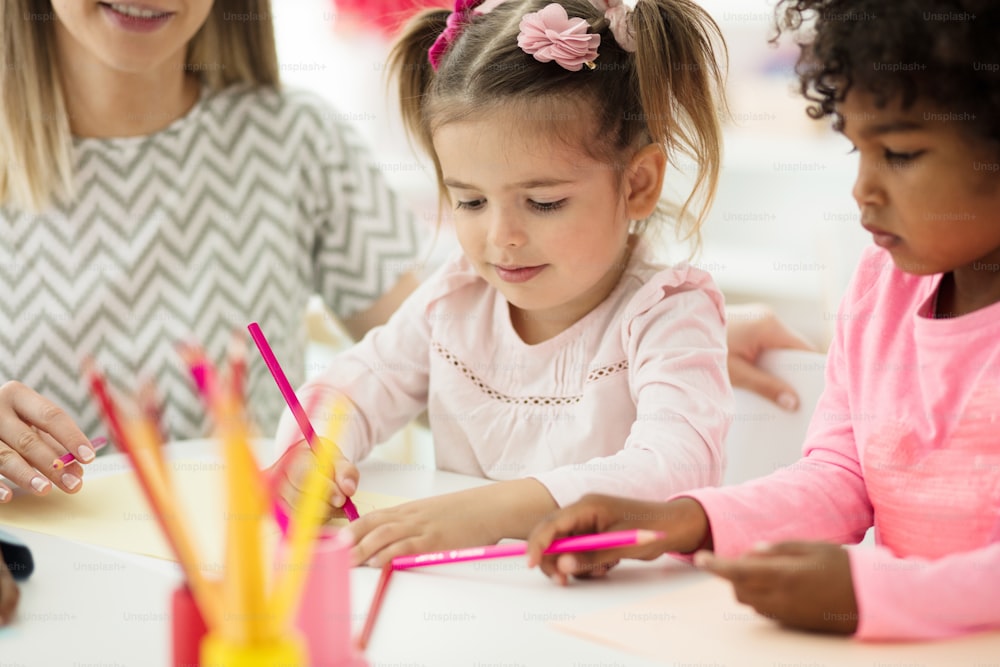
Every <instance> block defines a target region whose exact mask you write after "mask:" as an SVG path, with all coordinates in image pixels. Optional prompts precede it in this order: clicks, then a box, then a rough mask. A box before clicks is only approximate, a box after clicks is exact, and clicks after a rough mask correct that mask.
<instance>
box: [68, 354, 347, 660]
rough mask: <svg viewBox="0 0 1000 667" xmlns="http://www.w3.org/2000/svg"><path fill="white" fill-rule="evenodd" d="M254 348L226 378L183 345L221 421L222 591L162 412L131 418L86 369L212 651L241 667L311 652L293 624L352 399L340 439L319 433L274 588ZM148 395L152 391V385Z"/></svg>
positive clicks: (91, 367)
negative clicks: (172, 455) (250, 411)
mask: <svg viewBox="0 0 1000 667" xmlns="http://www.w3.org/2000/svg"><path fill="white" fill-rule="evenodd" d="M245 349H246V346H245V344H244V345H242V346H233V347H232V348H231V350H230V360H229V361H230V368H231V371H230V373H229V376H228V381H226V379H224V378H221V377H218V376H217V375H216V373H215V370H214V368H213V366H212V364H211V363H210V362H209V361H208V359H207V358H206V357H205V354H204V353H203V352H202V351H201V350H200V349H199V348H198V347H197V346H194V345H186V346H182V347H181V354H182V356H184V358H185V360H186V361H187V362H188V365H189V369H190V371H191V373H192V376H193V377H194V378H195V383H196V385H197V387H198V390H199V393H200V395H201V396H202V398H203V400H204V402H205V404H206V406H207V408H208V409H209V411H210V413H211V414H212V416H213V418H214V421H215V425H216V432H217V436H218V438H219V440H220V441H221V443H222V449H223V459H224V461H225V464H226V489H227V493H226V499H227V506H226V510H227V512H226V514H227V518H226V556H225V567H224V572H223V576H222V582H221V592H220V589H219V588H218V587H216V586H214V585H213V584H212V582H210V581H209V580H208V579H207V578H206V576H205V574H204V572H203V571H202V568H201V561H200V560H199V557H198V551H197V549H196V546H195V544H194V541H193V540H192V537H191V531H190V529H189V527H188V524H187V523H186V522H185V520H184V517H183V516H182V512H181V508H180V507H179V506H178V503H177V500H176V498H177V495H176V493H174V490H173V489H172V486H171V483H170V479H169V476H168V474H167V470H168V467H167V464H166V462H165V461H164V458H163V450H162V446H163V442H162V429H161V428H160V427H159V425H158V424H156V423H154V420H153V411H151V410H148V409H142V408H141V406H140V409H139V410H136V411H134V412H135V413H136V415H137V416H131V415H129V416H125V415H123V411H122V410H121V409H120V408H119V406H118V404H117V403H116V402H115V401H114V400H113V399H112V397H111V394H110V392H109V390H108V386H107V382H106V380H105V378H104V375H103V374H102V373H101V371H100V370H99V369H98V368H97V366H96V365H95V364H94V363H93V362H90V361H88V362H86V363H85V369H84V370H85V372H86V374H87V376H88V380H89V382H90V386H91V390H92V393H93V395H94V398H95V399H96V401H97V402H98V404H99V406H100V408H101V412H102V415H103V418H104V421H105V423H106V425H107V427H108V429H109V432H110V433H111V435H112V437H113V438H114V439H115V440H116V441H117V442H118V444H119V446H120V447H121V448H122V450H123V451H124V452H125V454H126V455H127V456H128V458H129V461H130V462H131V464H132V467H133V468H134V469H135V472H136V475H137V477H138V480H139V485H140V487H141V488H142V491H143V493H144V495H145V498H146V500H147V502H148V503H149V506H150V508H151V509H152V511H153V513H154V515H155V516H156V518H157V521H158V523H159V525H160V528H161V530H162V531H163V533H164V535H165V536H166V538H167V540H168V542H169V544H170V546H171V548H172V550H173V552H174V554H175V556H176V557H177V560H178V561H179V563H180V565H181V567H182V569H183V571H184V575H185V577H186V579H187V584H188V587H189V588H190V589H191V592H192V595H193V597H194V600H195V603H196V604H197V607H198V610H199V611H200V613H201V615H202V617H203V619H204V621H205V625H206V627H207V628H208V631H209V638H210V639H211V643H212V645H213V647H214V648H213V651H214V653H213V654H212V655H213V657H214V658H217V659H218V662H219V663H220V664H223V665H232V666H233V667H235V666H236V665H244V664H248V662H247V660H246V659H245V658H246V656H251V655H254V656H260V655H261V654H262V653H268V652H269V647H270V648H273V647H276V646H277V647H280V648H279V649H278V650H275V651H274V654H275V655H280V656H281V659H282V664H296V663H300V664H303V665H304V664H305V662H306V658H305V656H304V649H302V648H301V647H302V642H301V641H299V639H298V637H297V633H296V632H295V631H294V630H293V621H294V618H295V612H296V610H297V608H298V603H299V600H300V598H301V594H302V588H303V585H304V582H305V577H306V574H307V572H308V569H309V566H310V564H311V558H312V555H313V551H314V550H313V548H312V546H313V544H314V542H315V541H316V539H317V536H318V534H319V530H320V527H321V524H322V523H323V521H324V520H325V518H326V508H325V497H324V495H323V489H324V480H325V479H328V478H330V477H332V475H333V473H334V470H333V465H334V461H335V457H336V455H337V451H338V450H337V447H336V444H335V440H334V438H335V437H336V434H335V431H336V430H337V428H338V426H339V425H340V424H343V422H344V419H343V418H342V416H343V412H344V410H345V409H346V402H344V403H341V404H338V405H337V406H335V407H334V409H333V410H332V411H331V418H330V424H329V425H328V430H327V433H330V434H331V437H327V438H318V439H317V448H316V449H315V450H314V452H315V454H316V457H317V465H316V466H314V467H313V468H312V469H311V470H310V471H309V473H308V475H307V477H306V479H305V480H304V487H303V488H304V491H303V494H302V498H301V502H300V503H299V505H298V506H297V507H296V509H295V511H294V513H293V515H292V517H291V520H290V522H289V526H288V534H287V536H286V540H285V545H284V547H285V548H284V549H283V550H282V552H283V555H284V561H283V562H282V563H281V564H280V567H279V568H277V575H276V577H275V578H274V579H275V581H274V583H273V586H270V587H269V585H268V582H269V580H270V579H271V577H270V576H269V574H270V572H271V571H272V569H273V568H272V565H271V563H272V561H273V555H272V554H269V553H267V549H266V546H265V541H264V534H263V529H264V527H265V524H266V521H267V520H268V515H269V510H271V509H272V508H273V506H274V505H275V499H274V498H273V497H272V494H271V491H270V489H271V485H270V484H269V483H267V481H266V480H265V476H264V474H263V472H262V471H261V470H260V468H259V466H258V465H257V462H256V460H255V458H254V455H253V450H252V448H251V445H250V433H251V429H250V426H249V423H248V419H247V416H246V415H247V411H246V409H245V405H244V399H243V392H242V384H243V380H242V378H243V375H244V372H245V371H244V369H245ZM143 393H144V394H145V395H149V392H148V391H147V392H143ZM220 647H221V648H220ZM289 647H291V648H289ZM204 655H205V645H204V644H203V656H204Z"/></svg>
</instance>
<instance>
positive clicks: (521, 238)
mask: <svg viewBox="0 0 1000 667" xmlns="http://www.w3.org/2000/svg"><path fill="white" fill-rule="evenodd" d="M526 240H527V234H525V231H524V227H523V225H522V224H521V221H520V220H518V219H517V216H515V215H513V214H511V213H507V212H504V211H498V212H496V213H495V214H494V216H493V219H492V220H491V221H490V229H489V242H490V243H492V244H493V245H495V246H498V247H515V248H516V247H520V246H522V245H524V243H525V241H526Z"/></svg>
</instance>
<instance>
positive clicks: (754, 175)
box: [273, 0, 868, 349]
mask: <svg viewBox="0 0 1000 667" xmlns="http://www.w3.org/2000/svg"><path fill="white" fill-rule="evenodd" d="M447 1H448V0H443V2H444V3H445V4H447ZM772 4H773V3H772V2H771V0H703V2H702V5H703V6H704V7H705V9H706V10H707V11H708V12H709V13H710V14H712V16H713V17H714V18H715V19H716V21H717V22H718V23H719V25H720V27H721V29H722V31H723V34H724V36H725V38H726V40H727V43H728V47H729V74H728V92H729V97H730V106H731V109H732V112H733V119H734V122H733V123H731V124H729V125H728V126H727V129H726V157H725V167H724V173H723V176H722V181H721V183H720V187H719V191H718V195H717V198H716V202H715V205H714V207H713V209H712V213H711V216H710V218H709V220H708V221H707V223H706V225H705V227H704V228H703V240H704V242H703V247H702V252H701V253H700V255H699V256H698V257H697V258H696V259H695V260H694V263H695V264H697V265H699V266H702V267H703V268H706V269H707V270H709V271H711V272H712V274H713V275H714V276H715V278H716V280H717V281H718V283H719V284H720V286H721V287H722V289H723V291H724V292H725V293H726V296H727V299H728V300H729V301H730V302H733V303H740V302H746V301H753V300H760V301H765V302H768V303H770V304H772V305H773V306H774V307H775V309H776V310H777V311H778V313H779V315H780V316H781V317H782V319H784V320H785V321H786V322H788V323H789V324H791V325H792V326H793V327H795V328H797V329H798V330H799V331H801V332H802V333H803V334H805V335H806V337H807V338H809V339H810V340H812V341H813V342H814V343H815V344H816V345H817V346H818V347H820V348H821V349H825V346H826V344H827V343H828V341H829V336H830V334H831V332H832V327H833V323H834V321H835V318H834V316H833V315H834V313H835V312H836V307H837V303H838V302H839V298H840V295H841V294H842V292H843V289H844V287H845V286H846V284H847V280H848V278H849V276H850V274H851V272H852V270H853V267H854V264H855V262H856V261H857V257H858V255H859V253H860V251H861V249H862V248H863V247H864V245H865V244H866V243H867V242H868V238H867V236H866V235H865V234H864V232H863V230H862V229H861V228H860V226H859V225H858V215H857V209H856V207H855V205H854V202H853V200H852V199H851V197H850V188H851V184H852V182H853V174H854V169H855V166H856V162H855V158H854V157H853V156H848V155H847V151H848V149H849V146H848V144H847V142H846V141H845V140H843V139H842V138H839V137H837V136H835V135H834V133H833V132H832V131H831V130H829V124H828V123H827V122H826V121H821V122H814V121H811V120H809V119H808V118H807V117H806V115H805V111H804V109H805V102H804V101H803V100H801V98H799V97H798V94H797V93H796V92H795V90H794V84H795V81H794V77H793V75H792V72H791V68H792V65H793V63H794V60H795V57H796V54H797V47H795V46H794V45H793V44H791V43H790V42H789V40H783V43H782V46H780V47H773V46H770V45H769V44H768V42H767V40H768V38H769V36H770V35H771V32H772V28H771V16H772V12H771V6H772ZM273 5H274V7H273V10H274V15H275V23H276V29H277V33H278V52H279V58H280V60H281V63H282V75H283V77H284V80H285V81H286V83H289V84H294V85H300V86H305V87H308V88H311V89H313V90H315V91H317V92H318V93H320V94H321V95H323V96H324V97H326V98H327V99H329V100H330V101H331V102H332V103H333V104H334V105H335V106H336V107H337V109H338V110H339V111H340V112H342V113H343V115H344V118H345V119H347V120H348V121H350V122H351V123H353V125H354V126H355V127H356V128H357V129H358V131H359V132H360V133H361V134H362V135H363V136H364V137H365V138H366V139H367V140H368V141H369V143H370V145H372V146H373V148H374V149H375V151H376V154H377V155H378V161H379V163H380V165H381V166H382V167H383V169H384V170H385V172H386V175H387V176H388V177H389V179H390V180H391V181H392V183H393V184H394V185H395V186H396V187H397V188H398V189H399V190H400V192H401V193H403V194H404V196H405V197H406V199H407V201H408V202H409V203H410V205H411V207H412V208H413V209H414V210H415V211H417V212H418V214H419V215H420V216H421V219H422V220H423V221H424V222H425V223H426V226H427V230H428V236H430V235H431V234H432V233H433V229H434V214H435V211H436V200H435V196H436V188H435V185H434V183H433V179H432V176H431V172H430V170H429V169H428V168H427V163H426V161H425V160H424V159H423V158H422V157H419V158H418V157H417V156H416V155H414V153H413V151H411V150H410V147H409V146H408V145H407V142H406V139H405V136H404V134H403V132H402V129H401V126H400V124H399V121H398V117H397V116H398V114H397V112H396V107H395V102H394V100H392V99H391V97H390V95H389V92H390V91H389V90H388V89H387V87H386V85H385V77H384V74H385V71H384V61H385V53H386V51H387V47H388V45H387V41H386V39H385V38H384V37H383V36H381V35H379V34H377V33H375V32H373V31H371V30H368V29H366V28H365V27H364V26H362V25H361V24H359V23H358V22H356V21H354V20H352V19H351V18H350V17H338V15H337V12H336V9H335V6H334V0H273ZM671 183H672V185H673V187H674V189H677V188H680V187H682V186H683V184H684V183H685V180H684V178H683V177H682V176H681V177H678V176H675V177H674V178H673V179H672V181H671ZM452 247H453V240H452V239H451V238H450V236H449V235H448V233H447V232H446V231H445V232H444V233H442V234H441V235H440V236H439V237H438V240H437V242H436V243H435V245H434V246H433V248H432V255H431V261H432V262H433V261H436V260H437V259H439V258H441V257H442V256H443V255H444V254H446V253H447V251H448V250H449V249H450V248H452ZM666 250H667V252H668V254H669V255H670V256H683V255H684V253H683V252H680V251H679V249H669V248H668V249H666Z"/></svg>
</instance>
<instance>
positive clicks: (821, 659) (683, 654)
mask: <svg viewBox="0 0 1000 667" xmlns="http://www.w3.org/2000/svg"><path fill="white" fill-rule="evenodd" d="M608 584H609V585H614V584H613V583H612V582H611V581H609V582H608ZM552 625H553V626H554V627H557V628H559V629H561V630H564V631H566V632H569V633H571V634H574V635H578V636H580V637H584V638H586V639H590V640H593V641H596V642H600V643H602V644H608V645H611V646H615V647H617V648H621V649H625V650H627V651H631V652H633V653H636V654H639V655H642V656H645V657H647V658H650V659H653V660H659V661H662V662H663V663H664V664H669V665H705V666H706V667H708V666H712V665H740V667H775V665H779V666H780V665H803V666H805V665H838V666H839V667H851V666H854V665H857V666H859V667H861V666H863V667H872V665H890V664H891V665H928V666H930V665H974V664H977V662H976V661H977V659H978V660H979V661H982V660H983V659H984V656H998V655H1000V633H988V634H983V635H973V636H971V637H966V638H963V639H955V640H948V641H940V642H925V643H905V644H904V643H878V644H874V643H868V642H858V641H855V640H853V639H850V638H846V637H830V636H824V635H816V634H809V633H804V632H796V631H792V630H785V629H782V628H780V627H779V626H778V625H777V624H776V623H773V622H771V621H769V620H767V619H766V618H763V617H761V616H758V615H757V614H756V613H754V611H753V609H752V608H750V607H746V606H743V605H741V604H739V603H738V602H737V601H736V600H735V598H734V597H733V589H732V585H731V584H729V583H728V582H726V581H723V580H721V579H717V578H715V577H712V578H702V577H693V578H692V580H691V583H679V584H678V587H677V589H676V590H674V591H671V592H670V593H665V594H663V595H659V596H657V597H654V598H651V599H648V600H644V601H642V602H638V603H634V604H631V605H625V606H621V607H615V608H612V609H608V610H607V611H602V612H597V613H595V614H587V615H583V616H580V617H578V618H576V619H573V620H570V621H559V622H553V623H552ZM983 664H985V663H983Z"/></svg>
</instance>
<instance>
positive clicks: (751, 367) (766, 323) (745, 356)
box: [726, 304, 813, 411]
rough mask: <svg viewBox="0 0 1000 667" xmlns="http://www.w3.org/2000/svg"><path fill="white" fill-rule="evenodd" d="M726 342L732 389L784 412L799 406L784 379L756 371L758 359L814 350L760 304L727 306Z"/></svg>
mask: <svg viewBox="0 0 1000 667" xmlns="http://www.w3.org/2000/svg"><path fill="white" fill-rule="evenodd" d="M726 342H727V345H728V347H729V357H728V360H727V363H728V365H729V380H730V381H731V382H732V383H733V386H734V387H741V388H743V389H749V390H750V391H752V392H754V393H757V394H760V395H761V396H763V397H764V398H767V399H769V400H771V401H774V402H775V403H777V404H778V405H779V406H781V407H782V408H784V409H785V410H789V411H793V410H797V409H798V407H799V397H798V395H797V394H796V393H795V390H794V389H793V388H792V387H791V385H789V384H788V383H787V382H785V381H784V380H782V379H780V378H777V377H775V376H773V375H770V374H768V373H765V372H764V371H762V370H760V369H759V368H757V357H759V356H760V355H761V353H763V352H766V351H767V350H772V349H778V348H785V349H793V350H812V349H813V347H812V345H810V344H809V343H807V342H806V341H805V340H804V339H803V338H802V337H800V336H799V335H798V334H796V333H794V332H792V331H791V330H790V329H789V328H788V327H786V326H785V325H784V324H783V323H782V322H781V320H779V319H778V318H777V317H776V316H775V314H774V311H772V310H771V309H770V308H768V307H767V306H764V305H762V304H745V305H739V306H727V307H726Z"/></svg>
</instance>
